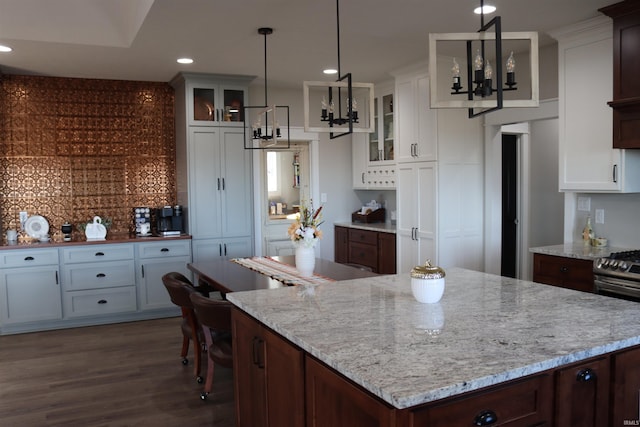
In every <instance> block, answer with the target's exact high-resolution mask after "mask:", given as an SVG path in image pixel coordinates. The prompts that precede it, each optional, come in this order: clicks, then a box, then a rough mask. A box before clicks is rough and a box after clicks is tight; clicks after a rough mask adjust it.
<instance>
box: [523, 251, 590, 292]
mask: <svg viewBox="0 0 640 427" xmlns="http://www.w3.org/2000/svg"><path fill="white" fill-rule="evenodd" d="M533 281H534V282H540V283H546V284H549V285H555V286H561V287H565V288H569V289H575V290H578V291H585V292H593V290H594V284H593V263H592V262H591V261H587V260H584V259H575V258H566V257H562V256H554V255H545V254H534V255H533Z"/></svg>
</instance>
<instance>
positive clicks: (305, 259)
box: [296, 245, 316, 277]
mask: <svg viewBox="0 0 640 427" xmlns="http://www.w3.org/2000/svg"><path fill="white" fill-rule="evenodd" d="M315 265H316V252H315V251H314V249H313V246H311V247H306V246H303V245H300V246H298V247H297V248H296V269H297V270H298V272H299V273H300V275H301V276H302V277H311V276H313V268H314V267H315Z"/></svg>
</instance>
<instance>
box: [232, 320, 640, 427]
mask: <svg viewBox="0 0 640 427" xmlns="http://www.w3.org/2000/svg"><path fill="white" fill-rule="evenodd" d="M232 333H233V340H234V374H235V393H236V416H237V424H236V425H237V426H252V427H254V426H256V427H258V426H267V425H268V426H309V427H324V426H332V427H354V426H355V427H360V426H362V427H372V426H373V427H376V426H380V427H383V426H388V427H451V426H467V425H468V426H482V425H487V426H488V425H496V426H497V425H500V426H507V425H508V426H514V427H515V426H523V427H524V426H527V427H528V426H572V427H573V426H580V427H591V426H594V427H596V426H597V427H601V426H622V425H640V420H638V411H639V410H640V408H639V406H638V405H639V403H638V390H640V346H636V347H632V348H630V349H626V350H621V351H617V352H613V353H607V354H604V355H601V356H597V357H593V358H591V359H587V360H583V361H580V362H577V363H574V364H571V365H565V366H560V367H558V368H555V369H551V370H547V371H543V372H540V373H536V374H533V375H530V376H527V377H524V378H520V379H515V380H512V381H508V382H505V383H501V384H497V385H495V386H490V387H486V388H483V389H480V390H477V391H472V392H469V393H466V394H462V395H460V396H452V397H449V398H445V399H441V400H437V401H434V402H430V403H426V404H423V405H418V406H414V407H410V408H406V409H397V408H394V407H392V406H390V405H389V404H388V403H386V402H384V401H383V400H382V399H379V398H378V397H376V396H374V395H373V394H371V393H370V392H369V391H366V390H364V389H363V388H362V387H360V386H359V385H357V384H355V383H353V382H352V381H351V380H349V379H347V378H345V377H344V376H342V375H341V374H340V373H338V372H337V371H335V370H334V369H332V368H330V367H328V366H327V365H325V364H324V363H323V362H321V361H319V360H318V359H316V358H315V357H313V356H311V355H310V354H308V353H306V352H304V351H303V350H301V349H300V348H298V347H297V346H295V345H293V344H292V343H291V342H290V341H288V340H286V339H284V338H282V337H281V336H279V335H278V334H276V333H274V332H273V331H271V330H270V329H268V328H267V327H265V326H263V325H262V324H261V323H260V322H258V321H257V320H255V319H254V318H253V317H250V316H248V315H247V314H245V313H244V312H242V311H241V310H239V309H237V308H234V309H233V312H232Z"/></svg>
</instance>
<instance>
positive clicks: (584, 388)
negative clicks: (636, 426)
mask: <svg viewBox="0 0 640 427" xmlns="http://www.w3.org/2000/svg"><path fill="white" fill-rule="evenodd" d="M609 381H610V375H609V358H608V357H606V356H605V357H601V358H595V359H591V360H588V361H586V362H581V363H578V364H575V365H571V366H568V367H566V368H562V369H558V370H557V371H556V375H555V383H556V402H557V405H556V409H555V421H556V424H555V425H557V426H581V427H599V426H606V425H607V423H608V421H607V420H608V416H609ZM614 425H617V424H614ZM619 425H622V423H620V424H619Z"/></svg>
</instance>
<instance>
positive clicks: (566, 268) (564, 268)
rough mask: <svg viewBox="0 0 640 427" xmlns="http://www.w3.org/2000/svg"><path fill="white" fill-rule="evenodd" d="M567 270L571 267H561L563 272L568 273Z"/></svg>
mask: <svg viewBox="0 0 640 427" xmlns="http://www.w3.org/2000/svg"><path fill="white" fill-rule="evenodd" d="M567 271H569V267H566V266H564V265H563V266H562V267H560V272H561V273H566V272H567Z"/></svg>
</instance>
